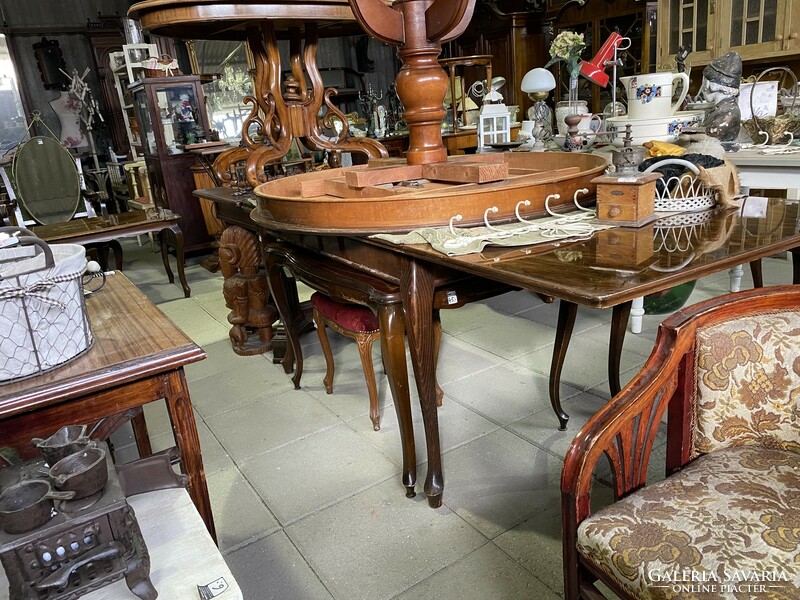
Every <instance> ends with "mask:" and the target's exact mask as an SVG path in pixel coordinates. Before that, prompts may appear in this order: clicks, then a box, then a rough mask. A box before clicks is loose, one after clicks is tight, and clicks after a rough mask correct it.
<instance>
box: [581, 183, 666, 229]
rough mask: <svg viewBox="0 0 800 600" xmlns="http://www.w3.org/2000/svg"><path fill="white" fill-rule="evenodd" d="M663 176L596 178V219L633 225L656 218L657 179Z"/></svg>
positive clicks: (638, 225)
mask: <svg viewBox="0 0 800 600" xmlns="http://www.w3.org/2000/svg"><path fill="white" fill-rule="evenodd" d="M660 178H661V173H642V174H641V175H632V176H630V177H610V176H608V175H603V176H601V177H595V178H594V179H592V183H596V184H597V220H598V221H602V222H606V223H616V224H617V225H631V226H633V227H640V226H642V225H644V224H646V223H649V222H651V221H653V220H655V219H656V215H655V213H654V205H655V198H656V180H657V179H660Z"/></svg>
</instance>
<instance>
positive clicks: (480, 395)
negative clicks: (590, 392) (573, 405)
mask: <svg viewBox="0 0 800 600" xmlns="http://www.w3.org/2000/svg"><path fill="white" fill-rule="evenodd" d="M442 389H443V390H444V392H445V394H446V395H447V396H449V397H450V398H452V399H454V400H456V401H457V402H459V403H460V404H463V405H465V406H467V407H469V408H470V409H472V410H474V411H475V412H477V413H478V414H480V415H483V416H484V417H486V418H488V419H491V420H492V421H494V422H496V423H498V424H500V425H507V424H509V423H513V422H515V421H519V420H520V419H524V418H525V417H527V416H529V415H531V414H533V413H535V412H537V411H539V410H541V409H543V408H545V407H546V406H550V400H549V393H548V381H547V378H546V377H545V376H543V375H541V374H540V373H535V372H534V371H531V370H529V369H526V368H524V367H521V366H519V365H516V364H513V363H508V364H507V365H500V366H497V367H492V368H490V369H486V370H484V371H481V372H480V373H476V374H475V375H470V376H468V377H464V378H462V379H459V380H457V381H454V382H453V383H448V384H445V385H443V386H442ZM577 393H578V390H577V389H574V388H570V387H569V386H565V385H562V387H561V395H562V398H563V399H566V398H569V397H570V396H574V395H575V394H577Z"/></svg>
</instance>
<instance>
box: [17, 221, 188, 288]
mask: <svg viewBox="0 0 800 600" xmlns="http://www.w3.org/2000/svg"><path fill="white" fill-rule="evenodd" d="M180 219H181V217H180V215H179V214H176V213H173V212H171V211H169V210H163V209H159V212H158V215H157V216H152V215H149V214H148V213H147V212H146V211H143V210H131V211H129V212H124V213H117V214H112V215H107V216H104V217H90V218H84V219H73V220H72V221H66V222H65V223H55V224H52V225H40V226H38V227H33V228H32V229H31V231H33V233H35V234H36V235H37V236H38V237H40V238H42V239H43V240H45V241H46V242H50V243H55V244H69V243H72V244H81V245H89V244H103V243H111V244H113V243H114V242H117V240H119V239H120V238H125V237H134V236H137V235H142V234H145V233H159V234H161V260H162V262H163V263H164V271H165V272H166V274H167V279H168V280H169V282H170V283H175V276H174V275H173V274H172V268H171V267H170V264H169V246H170V244H171V245H172V247H174V248H175V259H176V264H177V267H178V279H179V280H180V282H181V287H182V288H183V294H184V296H186V297H187V298H188V297H189V296H190V294H191V289H190V288H189V284H188V283H187V281H186V271H185V265H184V241H183V231H182V230H181V227H180ZM114 258H115V259H116V263H117V264H116V266H117V270H118V271H119V270H121V269H122V248H121V246H120V245H119V243H116V245H115V246H114Z"/></svg>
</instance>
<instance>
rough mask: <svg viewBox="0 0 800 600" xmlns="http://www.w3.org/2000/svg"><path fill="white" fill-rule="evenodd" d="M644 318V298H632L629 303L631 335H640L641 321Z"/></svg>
mask: <svg viewBox="0 0 800 600" xmlns="http://www.w3.org/2000/svg"><path fill="white" fill-rule="evenodd" d="M643 317H644V296H639V297H638V298H634V299H633V302H631V317H630V322H631V333H642V320H643Z"/></svg>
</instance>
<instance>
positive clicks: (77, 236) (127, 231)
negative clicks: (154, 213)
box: [31, 210, 180, 244]
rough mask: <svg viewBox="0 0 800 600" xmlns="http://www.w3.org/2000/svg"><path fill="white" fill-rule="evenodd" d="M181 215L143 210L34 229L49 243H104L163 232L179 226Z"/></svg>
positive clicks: (40, 226)
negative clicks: (156, 213) (150, 212)
mask: <svg viewBox="0 0 800 600" xmlns="http://www.w3.org/2000/svg"><path fill="white" fill-rule="evenodd" d="M179 220H180V216H179V215H177V214H175V213H172V212H170V211H163V212H162V214H161V215H160V216H159V217H157V218H153V217H148V216H147V214H146V213H145V211H143V210H132V211H129V212H124V213H118V214H114V215H108V216H106V217H91V218H86V219H73V220H72V221H67V222H65V223H55V224H53V225H39V226H38V227H33V228H32V229H31V231H33V232H34V233H35V234H36V235H37V236H38V237H40V238H42V239H43V240H46V241H48V242H57V243H62V244H63V243H70V242H75V243H79V242H83V243H85V242H104V241H109V240H115V239H118V238H120V237H132V236H134V235H138V234H141V233H147V232H149V231H160V230H161V229H166V228H169V227H173V226H175V225H176V224H177V223H178V222H179Z"/></svg>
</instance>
